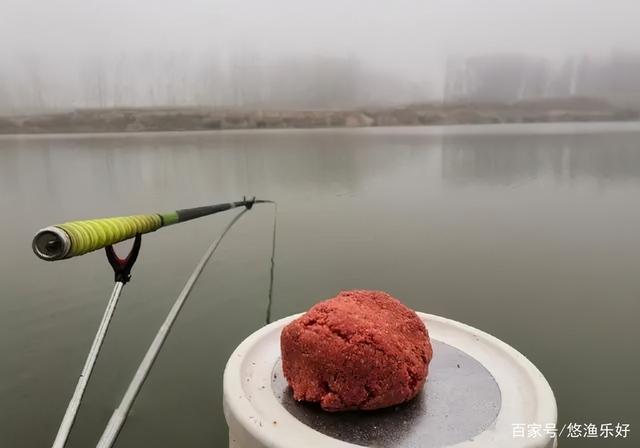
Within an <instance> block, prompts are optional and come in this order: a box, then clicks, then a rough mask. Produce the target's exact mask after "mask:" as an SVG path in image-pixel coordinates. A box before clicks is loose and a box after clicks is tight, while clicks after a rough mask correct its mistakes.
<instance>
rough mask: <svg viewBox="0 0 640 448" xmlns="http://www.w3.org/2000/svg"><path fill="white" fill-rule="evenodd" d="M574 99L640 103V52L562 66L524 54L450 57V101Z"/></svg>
mask: <svg viewBox="0 0 640 448" xmlns="http://www.w3.org/2000/svg"><path fill="white" fill-rule="evenodd" d="M570 96H583V97H596V98H603V99H607V100H610V101H613V102H615V103H619V104H626V105H634V106H637V105H640V54H635V53H629V52H622V51H616V52H613V53H612V54H611V55H610V56H609V57H606V58H593V57H589V56H582V57H576V56H572V57H567V58H566V59H565V60H564V61H561V62H560V63H557V62H556V63H552V62H551V61H549V60H547V59H544V58H539V57H528V56H524V55H519V54H501V55H487V56H481V57H472V58H449V60H448V61H447V66H446V74H445V92H444V98H445V100H446V101H468V102H485V101H499V102H513V101H518V100H526V99H536V98H558V97H570Z"/></svg>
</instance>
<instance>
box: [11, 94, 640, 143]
mask: <svg viewBox="0 0 640 448" xmlns="http://www.w3.org/2000/svg"><path fill="white" fill-rule="evenodd" d="M635 120H640V111H639V110H636V109H630V108H622V107H617V106H614V105H611V104H609V103H607V102H606V101H602V100H598V99H591V98H562V99H545V100H535V101H521V102H517V103H510V104H505V103H482V104H439V103H430V104H415V105H408V106H403V107H386V108H361V109H353V110H292V109H270V110H265V109H255V110H254V109H252V110H249V109H246V108H244V109H210V108H203V107H181V108H118V109H77V110H72V111H62V112H55V113H46V114H31V115H20V116H0V134H54V133H110V132H162V131H210V130H227V129H305V128H329V127H333V128H336V127H337V128H354V127H376V126H429V125H432V126H443V125H461V124H501V123H554V122H558V123H561V122H595V121H635Z"/></svg>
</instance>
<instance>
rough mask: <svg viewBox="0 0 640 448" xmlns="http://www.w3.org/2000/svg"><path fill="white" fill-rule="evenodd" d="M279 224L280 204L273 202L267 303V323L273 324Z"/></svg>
mask: <svg viewBox="0 0 640 448" xmlns="http://www.w3.org/2000/svg"><path fill="white" fill-rule="evenodd" d="M277 223H278V204H276V203H275V202H273V237H272V239H271V268H270V269H269V301H268V303H267V315H266V318H265V322H266V323H267V325H269V324H270V323H271V307H272V305H273V272H274V270H275V266H276V261H275V260H276V227H277Z"/></svg>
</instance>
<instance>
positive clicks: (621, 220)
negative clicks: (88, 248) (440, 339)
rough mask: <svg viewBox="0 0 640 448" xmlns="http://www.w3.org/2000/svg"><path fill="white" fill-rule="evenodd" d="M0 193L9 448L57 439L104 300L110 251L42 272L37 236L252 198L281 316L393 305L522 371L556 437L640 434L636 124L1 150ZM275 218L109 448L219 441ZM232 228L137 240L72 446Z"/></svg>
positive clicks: (100, 423) (215, 277)
mask: <svg viewBox="0 0 640 448" xmlns="http://www.w3.org/2000/svg"><path fill="white" fill-rule="evenodd" d="M0 189H1V190H0V191H1V193H0V206H1V207H2V210H3V213H2V219H0V231H1V234H0V235H1V236H0V239H1V245H0V247H2V254H3V256H2V257H0V285H1V286H2V290H1V295H0V351H1V354H2V361H1V362H0V446H2V447H43V446H48V444H49V443H50V442H51V441H52V440H53V438H54V435H55V432H56V429H57V427H58V424H59V422H60V419H61V417H62V415H63V413H64V410H65V408H66V405H67V402H68V399H69V397H70V395H71V393H72V391H73V387H74V385H75V381H76V379H77V375H78V373H79V371H80V369H81V367H82V363H83V361H84V357H85V355H86V352H87V350H88V347H89V345H90V342H91V339H92V338H93V335H94V332H95V329H96V327H97V324H98V322H99V320H100V317H101V315H102V312H103V310H104V307H105V305H106V301H107V298H108V295H109V293H110V290H111V287H112V274H111V272H110V269H109V267H108V264H107V262H106V260H105V259H104V257H103V255H102V253H95V254H91V255H87V256H84V257H82V258H79V259H72V260H67V261H62V262H55V263H46V262H44V261H41V260H39V259H37V258H36V257H35V256H34V255H33V254H32V252H31V249H30V242H31V237H32V235H33V233H34V232H35V231H36V230H37V229H39V228H41V227H44V226H46V225H49V224H54V223H59V222H63V221H65V220H70V219H79V218H90V217H98V216H108V215H120V214H130V213H144V212H157V211H169V210H173V209H175V208H182V207H189V206H197V205H203V204H208V203H215V202H221V201H225V202H226V201H228V200H235V199H239V198H240V197H241V196H242V195H244V194H247V195H249V194H250V195H257V196H259V197H265V198H269V199H274V200H277V201H278V202H279V212H280V213H279V218H278V225H279V229H278V230H279V234H278V247H277V253H276V259H277V266H276V279H275V282H276V283H275V290H274V310H273V311H274V317H276V318H277V317H282V316H285V315H288V314H291V313H294V312H299V311H302V310H304V309H306V308H308V307H309V306H310V305H311V304H313V303H314V302H316V301H318V300H320V299H324V298H327V297H329V296H331V295H333V294H335V293H336V292H338V291H339V290H341V289H350V288H368V289H383V290H387V291H389V292H391V293H393V294H394V295H396V296H397V297H399V298H401V299H402V300H403V301H405V302H406V303H407V304H408V305H409V306H411V307H413V308H415V309H419V310H421V311H425V312H430V313H435V314H440V315H443V316H447V317H450V318H453V319H457V320H461V321H464V322H466V323H469V324H471V325H474V326H477V327H479V328H481V329H483V330H485V331H488V332H490V333H492V334H494V335H496V336H497V337H499V338H501V339H503V340H505V341H506V342H508V343H510V344H511V345H513V346H514V347H516V348H517V349H518V350H520V351H522V353H524V354H525V355H526V356H528V357H529V358H530V359H531V360H532V361H533V362H534V363H535V364H536V365H537V366H538V367H539V368H540V370H541V371H542V372H543V373H544V374H545V375H546V377H547V378H548V380H549V382H550V383H551V386H552V387H553V389H554V391H555V393H556V396H557V399H558V406H559V412H560V420H561V421H560V423H561V424H563V423H567V422H581V423H590V422H592V423H596V424H600V423H606V422H614V423H615V422H626V423H630V424H631V428H632V434H633V431H634V430H635V431H640V426H638V423H639V417H640V411H639V410H638V409H639V408H638V398H640V396H639V395H640V394H639V393H638V391H639V388H638V378H639V377H640V360H639V356H638V348H637V344H638V341H640V325H638V317H639V315H640V304H639V299H640V125H638V124H620V125H611V124H589V125H530V126H529V125H527V126H515V125H513V126H483V127H452V128H447V129H445V130H443V129H438V128H407V129H403V128H398V129H366V130H344V131H336V130H321V131H264V132H237V133H236V132H229V133H211V134H207V133H202V134H173V135H130V136H82V137H37V138H13V137H11V138H1V139H0ZM271 213H272V210H271V209H270V208H268V207H259V208H256V209H255V210H254V211H252V212H251V213H249V214H247V215H245V217H243V219H242V220H241V221H240V222H239V224H238V225H237V227H235V228H234V229H233V230H232V232H231V234H230V235H229V237H228V239H226V240H225V242H224V243H223V245H222V246H221V248H220V250H219V252H218V253H217V258H216V259H215V261H213V262H212V263H211V264H210V265H209V267H208V268H207V270H206V272H205V275H204V276H203V277H202V279H201V281H200V283H199V284H198V285H197V288H196V289H195V291H194V293H193V295H192V296H191V299H190V301H189V302H188V303H187V305H186V307H185V309H184V311H183V313H182V314H181V316H180V318H179V320H178V322H177V323H176V326H175V327H174V330H173V332H172V334H171V336H170V338H169V339H168V342H167V344H166V346H165V348H164V350H163V352H162V353H161V355H160V357H159V358H158V361H157V363H156V366H155V368H154V370H153V371H152V374H151V375H150V377H149V379H148V381H147V383H146V384H145V386H144V388H143V389H142V392H141V393H140V395H139V398H138V400H137V402H136V404H135V406H134V409H133V412H132V414H131V416H130V418H129V420H128V422H127V424H126V426H125V427H124V430H123V431H122V433H121V435H120V438H119V443H118V444H117V446H118V447H142V446H150V447H151V446H153V447H177V446H185V447H187V446H188V447H191V446H194V447H217V446H224V444H225V443H226V437H227V434H226V426H225V423H224V417H223V413H222V405H221V400H222V398H221V392H222V391H221V378H222V372H223V368H224V365H225V362H226V359H227V357H228V355H229V354H230V353H231V351H232V350H233V348H234V347H235V346H236V345H237V344H238V343H239V342H240V341H241V340H242V339H243V338H244V337H245V336H247V335H248V334H249V333H251V332H252V331H253V330H255V329H257V328H259V327H260V326H261V325H262V324H263V320H264V317H265V306H266V293H267V287H268V278H269V269H268V268H269V265H268V259H269V255H270V244H271V242H270V237H271V219H272V215H271ZM230 217H231V215H230V214H227V215H217V216H214V217H209V218H206V219H202V220H199V221H194V222H192V223H188V224H183V225H179V226H174V227H171V228H167V229H163V230H161V231H159V232H157V233H155V234H151V235H148V236H146V237H145V238H144V240H143V245H142V254H141V257H140V259H139V262H138V265H137V266H136V268H135V269H134V272H133V281H132V283H130V284H129V285H127V287H126V288H125V291H124V295H123V299H122V301H121V304H120V305H119V308H118V310H117V312H116V316H115V318H114V321H113V325H112V328H111V330H110V333H109V334H108V336H107V340H106V342H105V346H104V349H103V353H102V354H101V356H100V358H99V360H98V363H97V364H96V370H95V376H94V378H93V379H92V381H91V382H90V384H89V388H88V392H87V394H86V396H85V401H84V403H83V406H82V407H81V411H80V415H79V418H78V420H77V422H76V425H75V428H74V431H73V433H72V437H71V439H70V446H72V447H90V446H94V444H95V442H96V441H97V439H98V437H99V435H100V434H101V432H102V429H103V428H104V425H105V424H106V422H107V420H108V418H109V416H110V415H111V412H112V410H113V408H114V407H115V406H116V405H117V403H118V402H119V400H120V398H121V396H122V393H123V392H124V389H125V387H126V385H127V384H128V382H129V380H130V378H131V376H132V374H133V372H134V370H135V368H136V366H137V364H138V362H139V361H140V359H141V358H142V356H143V354H144V352H145V350H146V348H147V346H148V344H149V342H150V341H151V339H152V337H153V335H154V334H155V331H156V330H157V328H158V326H159V325H160V323H161V321H162V320H163V319H164V316H165V314H166V312H167V311H168V308H169V306H170V304H171V303H172V302H173V300H174V298H175V296H176V295H177V293H178V292H179V291H180V289H181V287H182V286H183V284H184V281H185V280H186V278H187V276H188V274H189V273H190V271H191V270H192V269H193V266H194V265H195V263H196V262H197V260H198V259H199V257H200V256H201V254H202V252H203V251H204V249H205V247H206V245H208V244H209V243H210V241H211V240H212V238H213V237H214V236H215V235H216V234H217V232H218V231H219V230H221V228H222V227H223V226H224V224H225V223H226V222H228V219H229V218H230ZM634 439H635V440H636V441H637V440H638V437H637V435H636V436H635V437H634ZM603 444H604V442H603V441H597V440H595V441H593V443H592V445H591V446H604V445H603ZM566 445H568V444H567V443H563V446H566ZM576 446H589V444H587V443H586V441H584V440H583V441H579V443H577V444H576ZM607 446H608V445H607ZM620 446H634V442H633V440H627V443H624V444H621V445H620Z"/></svg>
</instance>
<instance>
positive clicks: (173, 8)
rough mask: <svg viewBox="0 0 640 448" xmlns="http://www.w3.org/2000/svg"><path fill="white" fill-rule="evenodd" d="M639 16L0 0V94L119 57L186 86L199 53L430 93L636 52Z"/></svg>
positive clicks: (626, 4) (342, 0)
mask: <svg viewBox="0 0 640 448" xmlns="http://www.w3.org/2000/svg"><path fill="white" fill-rule="evenodd" d="M639 17H640V2H638V1H637V0H608V1H600V0H598V1H594V0H393V1H391V0H388V1H380V0H323V1H313V2H311V1H302V0H271V1H265V0H260V1H258V0H245V1H230V0H229V1H228V0H173V1H169V0H153V1H151V0H137V1H131V0H0V57H1V58H2V59H0V60H1V61H2V62H0V89H2V88H3V87H2V85H4V89H5V90H7V89H8V90H11V83H12V82H25V77H26V78H29V77H36V78H37V81H38V82H39V83H40V84H42V83H43V81H41V80H42V79H46V80H47V83H45V84H47V88H48V89H54V88H56V87H57V88H60V89H64V88H65V87H66V85H67V84H73V83H74V82H76V81H77V80H78V79H79V76H80V75H79V74H80V73H81V72H83V71H86V70H87V67H91V66H92V64H93V65H95V66H97V67H98V69H99V66H100V64H103V65H104V64H113V61H116V60H118V58H123V57H125V58H126V57H127V55H128V56H130V57H139V55H144V54H150V53H154V54H158V53H160V54H162V53H175V54H180V55H181V58H182V59H181V61H183V64H182V66H181V67H178V68H177V69H176V70H179V71H180V70H181V71H184V76H183V78H185V79H186V80H185V84H188V78H189V73H190V72H192V71H196V70H199V69H201V67H199V64H202V63H203V62H202V61H204V60H205V59H206V58H205V57H204V56H203V55H206V54H209V55H211V54H215V55H216V57H217V58H218V59H219V60H221V61H227V62H226V63H228V61H230V60H231V59H233V57H235V55H237V54H244V55H249V56H248V57H249V58H253V57H256V58H258V57H259V58H260V60H262V61H267V62H265V63H268V61H274V60H277V59H278V58H284V57H289V58H296V57H303V56H309V55H316V54H319V55H324V56H338V57H357V58H358V59H359V61H361V62H363V63H364V64H366V65H367V66H371V67H375V68H376V69H377V70H380V71H381V72H384V73H386V74H389V75H391V76H396V77H400V78H402V79H406V80H410V81H412V82H416V83H423V82H428V83H430V85H432V86H434V89H435V91H436V94H437V93H438V91H439V90H440V89H441V84H442V76H443V69H444V66H445V61H446V58H447V56H449V55H457V56H468V55H474V54H478V55H480V54H488V53H501V52H502V53H504V52H517V53H524V54H527V55H535V56H543V57H546V58H550V59H560V58H562V57H564V56H566V55H570V54H576V55H582V54H588V55H591V56H594V57H604V56H606V55H607V54H609V53H610V52H611V51H612V50H631V51H640V31H638V30H639V27H638V18H639ZM245 57H247V56H245ZM109 61H111V62H109ZM185 61H186V62H185ZM16 64H18V65H20V66H21V67H22V68H21V70H22V71H16V69H15V67H16ZM25 67H26V68H25ZM158 70H161V68H158ZM27 72H28V74H26V73H27ZM159 76H160V74H159ZM14 78H22V79H21V80H20V79H18V80H15V79H14ZM34 79H35V78H34ZM3 81H4V84H3ZM34 82H35V81H34ZM0 100H1V97H0ZM72 103H73V101H72V100H71V99H70V104H72Z"/></svg>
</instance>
